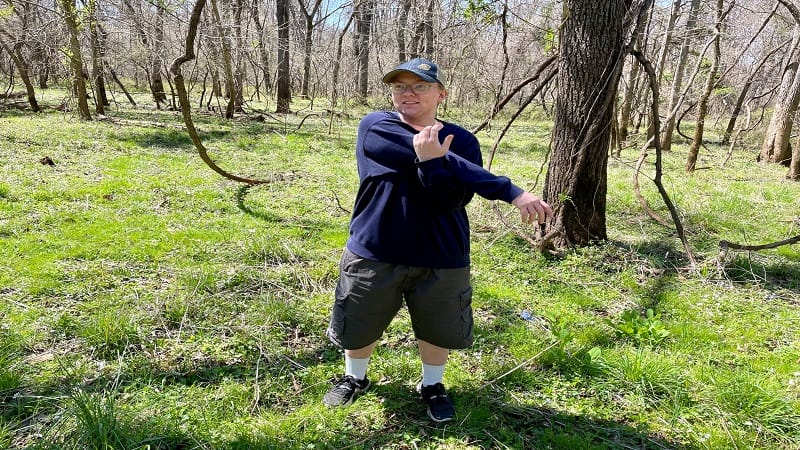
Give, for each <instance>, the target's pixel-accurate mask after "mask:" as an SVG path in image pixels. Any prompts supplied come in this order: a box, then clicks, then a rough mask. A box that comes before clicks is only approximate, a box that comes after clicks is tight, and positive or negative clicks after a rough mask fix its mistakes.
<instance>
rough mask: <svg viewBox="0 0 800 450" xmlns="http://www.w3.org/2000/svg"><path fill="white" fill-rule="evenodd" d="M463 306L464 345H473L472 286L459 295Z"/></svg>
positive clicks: (462, 329)
mask: <svg viewBox="0 0 800 450" xmlns="http://www.w3.org/2000/svg"><path fill="white" fill-rule="evenodd" d="M458 301H459V304H460V306H461V335H462V336H463V337H464V347H463V348H467V347H470V346H472V341H473V339H474V337H473V332H472V330H473V319H472V286H470V287H468V288H467V289H466V290H465V291H463V292H462V293H461V294H459V296H458Z"/></svg>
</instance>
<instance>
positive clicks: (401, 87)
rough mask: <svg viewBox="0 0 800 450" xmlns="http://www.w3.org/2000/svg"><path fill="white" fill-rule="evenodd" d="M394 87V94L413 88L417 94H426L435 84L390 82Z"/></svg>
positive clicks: (412, 90)
mask: <svg viewBox="0 0 800 450" xmlns="http://www.w3.org/2000/svg"><path fill="white" fill-rule="evenodd" d="M390 86H391V88H392V93H393V94H402V93H404V92H405V91H406V89H408V88H411V92H413V93H415V94H424V93H426V92H428V90H429V89H430V88H431V87H432V86H433V84H431V83H414V84H405V83H392V84H390Z"/></svg>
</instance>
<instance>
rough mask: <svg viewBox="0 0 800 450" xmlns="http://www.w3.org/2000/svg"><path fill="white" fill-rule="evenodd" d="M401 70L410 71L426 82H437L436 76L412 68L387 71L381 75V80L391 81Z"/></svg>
mask: <svg viewBox="0 0 800 450" xmlns="http://www.w3.org/2000/svg"><path fill="white" fill-rule="evenodd" d="M403 72H408V73H412V74H414V75H416V76H418V77H420V78H422V79H423V80H425V81H427V82H428V83H439V80H437V79H436V78H433V77H432V76H430V75H428V74H425V73H422V72H415V71H413V70H408V69H395V70H393V71H391V72H389V73H387V74H386V75H384V76H383V82H384V83H391V82H392V80H393V79H394V77H396V76H398V75H400V74H401V73H403ZM439 84H441V83H439Z"/></svg>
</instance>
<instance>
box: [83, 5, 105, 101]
mask: <svg viewBox="0 0 800 450" xmlns="http://www.w3.org/2000/svg"><path fill="white" fill-rule="evenodd" d="M87 6H88V9H89V40H90V42H91V48H92V76H91V79H92V83H93V85H94V97H95V109H94V111H95V112H96V113H97V114H105V113H106V112H105V107H106V106H108V104H109V103H108V97H107V96H106V83H105V77H103V53H104V50H103V48H104V43H103V40H104V39H103V37H102V29H101V28H100V27H99V26H98V24H97V1H96V0H89V1H88V5H87Z"/></svg>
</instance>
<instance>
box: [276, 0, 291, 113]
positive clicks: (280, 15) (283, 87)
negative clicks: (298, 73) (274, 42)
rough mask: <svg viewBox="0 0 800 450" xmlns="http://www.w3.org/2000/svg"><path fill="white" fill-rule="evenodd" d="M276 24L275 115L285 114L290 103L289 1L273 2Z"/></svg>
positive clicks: (279, 0)
mask: <svg viewBox="0 0 800 450" xmlns="http://www.w3.org/2000/svg"><path fill="white" fill-rule="evenodd" d="M275 18H276V20H277V23H278V77H277V78H278V79H277V87H278V98H277V103H278V106H277V108H276V109H275V112H276V113H281V114H286V113H288V112H289V105H290V104H291V103H292V85H291V72H290V66H289V0H277V1H276V2H275Z"/></svg>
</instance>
